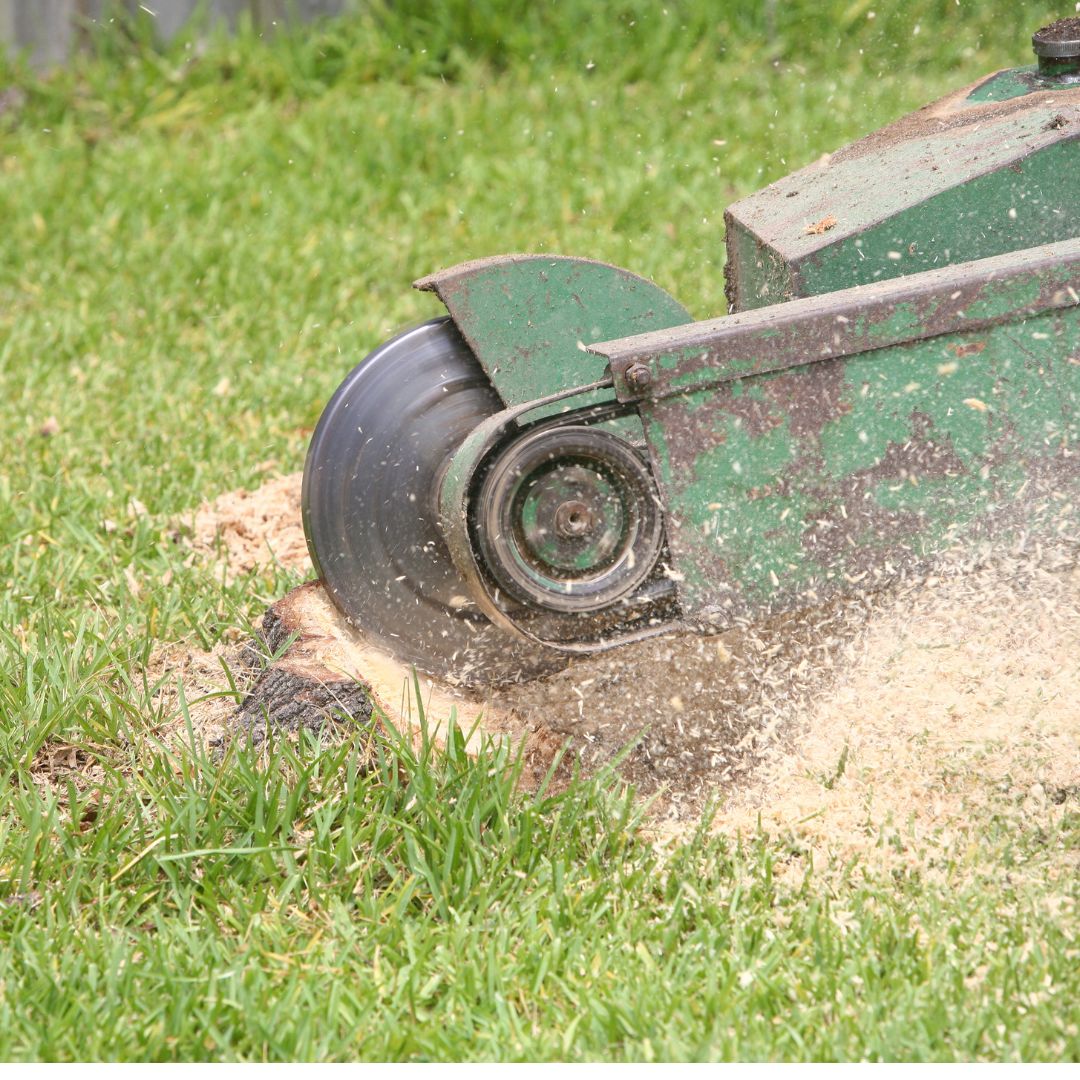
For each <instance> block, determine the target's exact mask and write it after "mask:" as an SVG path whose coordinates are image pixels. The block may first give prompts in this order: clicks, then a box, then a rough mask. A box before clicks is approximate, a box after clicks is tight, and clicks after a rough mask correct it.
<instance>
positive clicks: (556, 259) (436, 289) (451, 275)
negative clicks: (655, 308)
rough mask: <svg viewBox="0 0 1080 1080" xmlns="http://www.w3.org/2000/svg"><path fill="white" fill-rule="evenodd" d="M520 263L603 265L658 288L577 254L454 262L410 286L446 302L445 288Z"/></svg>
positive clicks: (607, 266) (628, 272)
mask: <svg viewBox="0 0 1080 1080" xmlns="http://www.w3.org/2000/svg"><path fill="white" fill-rule="evenodd" d="M523 262H538V263H543V262H550V263H582V264H586V265H589V266H602V267H604V268H605V269H608V270H617V271H618V272H619V273H620V274H623V275H625V276H626V277H628V278H633V279H636V280H637V281H641V282H644V283H645V284H646V285H648V286H649V287H650V288H653V289H659V288H660V286H659V285H657V284H656V282H655V281H650V280H649V279H648V278H646V277H642V276H641V275H640V274H635V273H634V272H633V271H631V270H625V269H623V267H621V266H616V265H615V264H614V263H608V262H603V261H602V260H600V259H585V258H581V257H580V256H577V255H544V254H539V253H537V252H532V253H527V252H518V253H512V254H507V255H487V256H485V257H484V258H482V259H469V260H468V261H467V262H461V263H457V264H456V265H454V266H448V267H446V269H444V270H437V271H435V273H433V274H427V275H426V276H425V277H422V278H417V279H416V280H415V281H414V282H413V283H412V286H413V288H414V289H418V290H419V291H420V292H433V293H435V295H436V296H438V297H439V299H440V300H445V298H444V297H443V294H442V290H443V289H444V288H447V287H449V286H452V285H454V284H456V283H458V282H459V281H464V280H466V279H468V278H471V277H475V276H476V275H477V274H481V273H484V271H486V270H496V269H498V268H499V267H500V266H511V265H514V264H516V263H523Z"/></svg>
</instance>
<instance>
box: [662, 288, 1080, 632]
mask: <svg viewBox="0 0 1080 1080" xmlns="http://www.w3.org/2000/svg"><path fill="white" fill-rule="evenodd" d="M1078 403H1080V307H1076V306H1073V307H1070V308H1065V309H1061V310H1051V311H1047V312H1045V313H1043V314H1041V315H1037V316H1034V317H1032V318H1028V319H1023V320H1020V321H1015V322H1004V323H1000V324H998V325H996V326H992V327H989V328H988V329H986V330H985V331H983V332H980V333H977V334H973V333H971V332H962V333H953V334H944V335H941V336H938V337H934V338H930V339H927V340H921V341H914V342H907V343H901V344H896V345H893V346H891V347H888V348H883V349H876V350H872V351H869V352H864V353H859V354H856V355H852V356H847V357H841V358H838V359H832V360H825V361H820V362H818V363H814V364H808V365H805V366H802V367H794V368H788V369H783V370H775V371H769V372H766V373H764V374H761V375H755V376H748V377H745V378H736V379H734V380H733V381H731V382H729V383H725V384H723V385H721V386H719V387H713V388H710V389H702V390H697V391H694V392H692V393H689V394H685V395H677V396H673V397H669V398H665V399H663V400H659V401H654V402H650V403H646V404H644V405H643V406H642V413H643V415H644V417H645V422H646V430H647V434H648V438H649V441H650V446H651V448H652V451H653V456H654V464H655V467H656V469H657V472H658V474H659V476H660V479H661V488H662V491H663V495H664V499H665V503H666V506H667V509H668V521H669V542H670V544H671V548H672V556H673V564H674V566H675V568H676V570H677V572H678V575H679V577H680V584H679V600H680V605H681V607H682V609H683V611H684V612H685V613H686V615H687V616H688V617H690V618H691V619H693V618H700V619H703V620H706V621H710V622H726V621H728V620H730V619H731V618H735V617H739V616H742V615H746V614H754V615H758V614H760V613H761V612H763V611H766V610H777V609H784V608H789V607H792V606H798V605H801V604H805V603H808V602H817V601H819V600H822V599H824V598H826V597H828V596H830V595H832V594H834V593H838V592H850V591H852V590H853V589H855V588H858V589H864V588H872V587H875V586H880V585H884V584H886V583H888V582H889V581H891V580H895V579H897V578H899V577H901V576H903V575H904V574H905V573H908V572H910V571H912V570H913V569H914V568H916V567H918V566H920V565H922V564H924V563H925V561H926V560H927V559H928V558H929V557H931V556H933V555H935V554H938V553H940V552H942V551H944V550H946V549H949V548H951V547H954V546H956V545H961V544H967V545H969V544H971V543H972V542H973V541H975V540H977V539H979V538H982V537H993V536H995V535H997V534H1000V533H1010V534H1013V535H1015V534H1017V533H1019V532H1023V531H1024V530H1027V529H1034V528H1035V527H1036V526H1038V528H1039V530H1040V531H1041V532H1042V533H1049V534H1055V533H1058V534H1062V535H1064V536H1067V537H1068V538H1070V539H1072V540H1075V538H1076V536H1077V534H1078V532H1080V504H1078V498H1080V459H1078V457H1077V455H1078V454H1080V420H1078V417H1080V411H1078V409H1077V405H1078Z"/></svg>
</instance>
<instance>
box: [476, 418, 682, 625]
mask: <svg viewBox="0 0 1080 1080" xmlns="http://www.w3.org/2000/svg"><path fill="white" fill-rule="evenodd" d="M475 506H476V508H477V509H476V511H475V513H474V534H475V537H476V540H477V544H478V547H479V550H480V552H481V554H482V556H483V560H484V564H485V566H486V567H487V570H488V572H489V573H490V575H491V577H492V579H493V581H494V583H495V585H496V586H498V587H499V588H500V589H501V590H503V591H504V592H505V593H507V594H508V595H509V596H511V597H513V598H514V599H515V600H518V601H519V602H521V603H524V604H526V605H528V606H530V607H533V608H539V609H541V610H548V611H555V612H562V613H568V612H577V613H584V612H597V611H600V610H602V609H604V608H607V607H610V606H612V605H615V604H618V603H619V602H620V601H621V600H623V599H624V598H625V597H627V596H629V595H630V594H631V593H633V591H634V590H635V589H636V588H637V587H638V586H639V585H640V584H641V583H642V582H643V581H644V580H645V579H646V578H647V577H648V576H649V574H650V573H651V572H652V569H653V567H654V566H655V564H656V561H657V559H658V558H659V555H660V550H661V546H662V542H663V519H662V515H661V513H660V511H659V506H658V501H657V497H656V493H655V489H654V487H653V483H652V478H651V476H650V473H649V470H648V467H647V466H646V464H645V463H644V462H643V461H642V460H641V458H640V456H639V455H638V454H637V452H636V451H635V450H634V448H633V447H632V446H630V445H629V444H628V443H626V442H624V441H623V440H622V439H620V438H618V437H617V436H615V435H613V434H611V433H610V432H608V431H606V430H603V429H601V428H592V427H586V426H564V427H545V428H542V429H539V430H537V431H534V432H531V433H527V434H526V435H524V436H522V437H519V438H518V439H516V440H515V441H514V442H512V443H511V444H510V445H509V446H507V447H506V448H505V449H504V450H503V451H502V452H501V453H499V454H498V456H497V457H496V458H495V459H494V460H493V461H492V462H491V464H490V466H489V468H488V469H487V472H486V473H485V475H484V477H483V479H482V481H481V484H480V488H479V492H478V496H477V499H476V503H475Z"/></svg>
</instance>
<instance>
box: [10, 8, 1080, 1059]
mask: <svg viewBox="0 0 1080 1080" xmlns="http://www.w3.org/2000/svg"><path fill="white" fill-rule="evenodd" d="M882 6H884V5H882ZM897 7H900V5H897ZM902 8H903V10H902V11H901V12H898V13H896V12H894V13H887V12H875V11H874V5H872V4H871V3H869V2H866V0H850V2H848V0H844V2H837V0H830V2H826V3H820V4H811V3H809V0H807V2H799V3H795V2H793V3H788V4H783V5H777V4H775V3H770V2H768V0H765V2H763V3H751V2H750V0H738V2H734V3H731V4H724V5H709V4H705V3H702V4H700V5H696V4H689V3H678V2H676V0H672V2H671V3H669V4H668V6H667V8H664V7H663V6H661V5H660V4H656V3H648V2H645V0H618V2H616V3H613V4H612V5H610V7H609V9H608V11H607V12H606V13H605V16H604V17H603V18H598V17H596V16H595V9H594V8H592V7H588V6H586V5H585V3H584V0H582V2H581V3H580V4H579V3H577V2H576V0H574V2H570V0H567V3H564V4H563V5H561V6H560V7H558V8H556V7H550V8H549V7H547V6H544V5H538V4H526V3H524V2H523V0H522V2H520V3H496V2H495V0H475V2H473V3H471V4H466V3H464V2H461V3H459V2H457V0H454V2H447V3H445V4H442V5H423V4H420V3H411V2H405V0H402V2H401V3H395V4H393V5H389V6H387V7H386V8H385V9H384V8H383V7H382V6H380V5H377V4H376V5H372V6H371V8H370V9H369V11H368V13H367V14H365V15H363V16H362V17H358V18H355V19H352V20H342V21H335V22H328V23H325V24H322V25H320V26H319V27H316V28H311V29H308V30H306V31H303V32H296V33H282V34H280V35H278V36H277V37H276V38H274V39H273V40H269V41H262V40H259V39H258V38H257V37H255V36H254V35H253V34H252V33H251V32H246V33H242V34H241V35H240V36H238V37H236V38H233V39H229V40H226V39H222V38H213V39H211V40H210V41H209V42H208V43H205V44H203V43H199V42H194V41H189V42H184V41H180V42H177V43H174V44H173V45H172V46H170V47H169V48H167V49H159V48H156V47H154V46H153V45H152V44H151V42H150V41H149V38H148V35H147V29H146V26H145V24H143V23H132V24H129V25H126V26H120V27H117V26H114V27H111V28H107V29H106V30H104V31H102V32H101V33H100V34H98V35H97V37H96V39H95V44H94V50H95V52H94V55H92V56H90V57H88V58H84V59H83V60H81V61H79V62H78V63H77V64H75V65H73V67H72V68H71V69H70V70H68V71H64V72H57V73H53V74H51V75H47V76H38V75H34V74H32V73H30V72H28V71H27V70H26V69H25V68H23V67H22V66H21V65H20V64H19V63H16V62H11V63H8V64H6V65H0V101H2V102H3V104H0V214H2V219H3V221H4V224H5V242H4V244H3V246H2V248H0V433H2V434H0V445H2V447H3V453H2V456H0V582H2V584H3V590H2V592H0V1059H5V1060H7V1059H17V1060H26V1059H73V1058H74V1059H138V1060H143V1059H150V1060H173V1059H216V1060H237V1059H242V1060H262V1059H269V1060H282V1059H294V1058H305V1059H306V1058H314V1059H349V1058H364V1059H387V1058H390V1059H417V1060H428V1059H460V1058H477V1059H534V1058H542V1059H582V1060H584V1059H617V1060H623V1059H654V1058H655V1059H703V1058H708V1059H716V1058H722V1059H730V1058H740V1059H799V1060H804V1059H811V1060H812V1059H826V1058H838V1059H856V1060H857V1059H861V1058H871V1059H886V1060H891V1059H898V1058H928V1059H929V1058H932V1059H945V1060H949V1059H970V1058H989V1059H1017V1058H1022V1059H1054V1060H1057V1059H1066V1060H1074V1061H1075V1060H1077V1059H1078V1058H1080V1031H1078V1023H1080V1014H1078V1011H1077V1005H1076V1003H1077V1001H1078V1000H1080V934H1078V922H1077V912H1076V900H1077V897H1078V894H1080V884H1078V882H1077V878H1076V876H1075V869H1076V863H1075V853H1076V850H1077V848H1078V846H1080V815H1078V814H1077V812H1076V809H1075V807H1076V803H1075V800H1074V801H1073V802H1072V804H1071V805H1072V810H1071V812H1069V813H1064V814H1063V815H1059V817H1058V818H1056V819H1055V821H1056V824H1055V825H1054V827H1053V829H1052V830H1049V831H1048V830H1047V829H1045V828H1033V827H1030V826H1029V825H1026V824H1025V823H1024V820H1023V819H1021V818H1019V817H1015V816H1009V815H1006V814H1002V815H997V814H995V815H991V816H989V817H988V818H987V819H986V820H985V821H984V822H982V823H980V827H979V829H978V831H977V833H976V834H975V839H974V840H973V841H972V842H971V843H970V844H968V845H967V846H965V847H964V848H963V849H962V850H959V849H958V850H957V851H955V852H954V853H952V854H950V855H949V857H948V858H945V859H944V860H943V861H942V862H940V863H939V864H938V865H936V866H935V867H934V868H933V869H934V872H933V873H932V874H926V873H922V872H920V871H918V870H912V871H910V872H906V873H896V874H894V873H888V874H886V873H882V872H879V871H877V870H875V869H874V867H872V866H870V865H861V864H860V863H858V862H855V863H853V864H849V865H830V866H821V865H814V864H813V862H812V860H809V859H807V858H806V857H805V853H804V852H801V851H800V850H799V849H798V847H797V846H796V845H793V844H792V843H791V841H790V838H787V837H785V836H783V835H766V834H764V833H761V834H756V835H755V834H749V835H742V836H731V835H716V834H715V833H714V832H712V831H711V830H709V829H708V828H706V827H704V826H703V827H702V829H701V830H699V831H698V832H697V833H695V834H693V835H692V836H689V837H686V838H683V839H680V840H679V841H677V842H674V841H673V842H670V843H660V842H659V840H658V839H657V837H656V835H655V833H654V831H653V830H652V829H651V828H650V824H649V820H648V807H647V806H645V805H643V804H642V802H641V801H640V800H638V799H636V798H635V797H634V793H633V792H631V791H626V790H624V789H623V788H622V787H621V786H620V784H619V783H618V781H617V778H615V777H612V776H599V777H591V778H589V777H584V778H581V779H580V780H578V781H576V782H574V783H573V784H571V785H570V787H569V788H568V789H565V790H562V789H560V790H558V791H556V790H545V791H542V792H540V793H539V794H526V793H523V792H521V791H518V790H516V789H515V786H514V777H515V770H516V768H517V767H518V766H517V765H516V764H515V762H514V760H513V757H512V755H511V754H510V752H509V751H508V750H507V749H506V748H499V747H496V746H489V747H487V748H486V749H485V750H484V751H483V752H482V753H481V754H480V755H479V757H478V758H476V759H473V758H471V757H469V756H467V755H465V754H464V753H463V751H462V748H461V743H460V740H453V739H452V740H451V742H450V745H449V747H448V748H447V749H446V750H441V749H437V748H435V747H434V746H432V745H425V746H424V747H422V748H421V749H420V750H416V749H414V748H410V747H409V746H407V745H404V744H403V742H402V741H401V740H398V739H395V738H393V737H389V736H386V735H376V734H374V733H373V732H371V731H369V730H359V731H356V732H355V733H352V734H350V735H349V736H348V737H346V738H344V740H343V739H342V738H341V737H340V736H335V737H333V738H326V739H323V740H319V739H318V738H315V737H311V736H304V737H303V738H300V739H295V738H294V739H286V738H281V739H279V740H276V741H274V742H272V744H271V745H270V746H269V747H263V748H255V747H252V746H250V745H248V744H246V743H245V742H244V741H243V740H242V739H238V740H236V741H235V742H233V743H232V744H231V745H230V746H229V747H228V748H227V750H226V751H225V752H224V753H223V754H222V753H219V752H215V751H214V750H213V749H211V748H208V747H206V746H203V745H201V744H200V741H199V740H198V738H196V737H195V734H194V729H193V728H191V729H189V731H188V733H187V736H185V730H184V724H183V723H182V722H181V723H180V724H179V727H178V726H177V724H176V723H175V722H174V720H173V718H172V717H170V716H169V715H167V714H166V709H165V706H164V704H163V700H164V699H163V698H162V697H161V695H159V694H157V693H156V691H157V690H158V689H159V687H157V686H155V685H154V683H153V682H152V680H150V679H148V677H147V675H146V671H147V664H148V661H149V660H150V658H151V656H152V654H153V653H154V651H155V649H158V648H160V647H161V646H162V645H163V644H167V643H176V642H191V643H194V644H196V645H198V646H200V647H209V646H212V645H213V644H215V643H217V642H219V641H221V640H223V639H225V638H228V637H233V638H235V637H240V636H243V635H245V634H248V633H250V631H251V628H252V626H253V625H254V624H255V623H256V622H257V620H258V618H259V617H260V615H261V613H262V611H263V609H264V608H265V606H266V604H267V603H268V602H270V601H272V600H273V599H275V598H277V597H279V596H281V595H282V594H283V593H284V591H285V590H286V589H287V588H288V587H289V586H291V585H292V584H295V583H296V579H295V578H294V577H292V576H290V575H289V574H288V573H286V572H284V571H282V570H280V569H276V570H275V569H274V568H273V567H268V568H265V569H263V570H261V571H260V572H258V573H255V574H252V575H248V576H246V577H242V578H241V579H239V580H237V581H229V582H224V583H223V582H222V580H221V579H220V578H218V577H215V576H214V575H213V574H212V573H209V572H208V571H207V568H206V566H205V565H204V564H202V563H200V562H199V561H198V560H194V561H193V560H192V559H191V558H190V550H189V548H188V547H186V546H185V545H184V544H183V543H182V542H178V538H177V531H178V525H177V522H178V521H181V520H183V518H184V515H190V513H191V512H192V511H193V510H194V508H195V507H197V506H198V505H199V504H200V502H202V501H203V500H204V499H206V498H210V497H213V496H215V495H217V494H219V493H221V492H224V491H227V490H230V489H233V488H237V487H247V488H254V487H256V486H258V485H259V484H260V483H262V482H263V481H264V480H265V479H266V477H267V476H268V475H273V474H275V473H288V472H291V471H294V470H296V469H299V468H301V467H302V464H303V457H304V453H305V449H306V442H307V439H308V437H309V436H310V433H311V430H312V427H313V425H314V423H315V421H316V419H317V417H318V415H319V411H320V409H321V407H322V405H323V404H324V403H325V401H326V400H327V398H328V397H329V395H330V394H331V393H332V391H333V389H334V387H335V386H336V385H337V383H338V382H339V381H340V379H341V378H342V376H343V375H344V373H345V372H346V371H347V370H348V369H349V367H350V366H351V365H352V364H354V363H355V362H356V361H357V360H358V359H360V358H361V357H362V356H363V355H364V353H365V352H366V351H367V350H369V349H370V348H371V347H372V346H374V345H375V344H376V343H378V342H379V341H380V340H382V339H383V338H385V337H386V336H388V335H389V334H390V333H392V332H393V331H394V330H395V329H396V328H398V327H399V326H401V325H402V324H405V323H408V322H410V321H415V320H417V319H419V318H424V317H427V316H430V315H432V314H435V313H437V308H436V306H435V301H434V300H433V299H432V298H431V297H430V296H427V295H420V294H417V293H415V292H413V291H412V290H410V288H409V283H410V282H411V281H412V280H413V279H414V278H416V277H419V276H421V275H423V274H425V273H428V272H430V271H432V270H434V269H437V268H439V267H442V266H448V265H451V264H453V263H456V262H459V261H462V260H464V259H467V258H472V257H476V256H479V255H485V254H493V253H497V252H505V251H548V252H560V253H567V254H582V255H587V256H590V257H594V258H599V259H603V260H606V261H610V262H614V263H616V264H619V265H623V266H626V267H628V268H630V269H632V270H634V271H636V272H638V273H641V274H644V275H645V276H648V277H652V278H654V279H655V280H656V281H658V282H659V283H660V284H661V285H663V286H664V287H665V288H667V289H668V290H669V291H671V292H672V293H673V294H674V295H675V296H677V297H679V298H680V299H681V300H682V301H683V302H684V303H686V305H687V306H688V307H689V308H690V310H691V311H692V312H694V313H695V314H696V315H698V316H700V317H705V316H710V315H716V314H720V313H722V312H723V310H724V301H723V221H722V215H723V210H724V207H725V206H726V205H727V204H728V203H729V202H731V201H732V200H733V199H734V198H736V197H738V196H741V195H743V194H746V193H748V192H750V191H752V190H755V189H756V188H758V187H760V186H762V185H763V184H765V183H767V182H769V181H771V180H774V179H776V178H778V177H779V176H781V175H783V174H784V173H786V172H788V171H790V170H792V169H794V168H796V167H798V166H801V165H802V164H805V163H806V162H808V161H811V160H813V159H815V158H816V157H818V156H820V155H821V154H823V153H825V152H828V151H830V150H833V149H835V148H837V147H838V146H840V145H842V144H843V143H845V142H848V141H851V140H852V139H854V138H857V137H858V136H860V135H861V134H863V133H865V132H868V131H871V130H873V129H874V128H876V127H878V126H880V125H881V124H883V123H885V122H887V121H889V120H891V119H894V118H896V117H897V116H899V115H901V114H902V113H904V112H906V111H908V110H910V109H913V108H916V107H918V106H919V105H921V104H923V103H925V102H927V101H930V100H932V99H934V98H935V97H937V96H939V95H941V94H943V93H945V92H947V91H948V90H950V89H953V88H955V87H957V86H960V85H963V84H965V83H967V82H970V81H973V80H974V79H976V78H978V77H980V76H981V75H983V74H985V73H987V72H989V71H991V70H994V69H996V68H1000V67H1006V66H1012V65H1014V64H1019V63H1027V62H1028V59H1029V47H1028V37H1029V35H1030V33H1031V32H1032V31H1033V30H1034V29H1036V28H1037V27H1038V26H1040V25H1042V24H1043V23H1045V22H1047V21H1049V20H1050V19H1051V18H1053V17H1055V16H1060V15H1062V14H1068V13H1069V12H1063V11H1061V10H1057V11H1055V10H1053V9H1052V8H1050V7H1048V6H1046V5H1042V4H1031V3H1026V2H1010V3H1005V2H1001V0H993V2H990V0H983V2H981V3H979V4H978V5H976V4H974V3H971V2H970V0H964V2H963V3H959V2H954V0H948V2H946V0H938V2H932V0H916V2H912V3H909V4H907V5H903V6H902ZM717 11H720V12H721V13H720V14H717ZM5 88H6V89H5ZM182 719H183V713H182V710H181V721H182ZM438 719H439V720H443V719H445V718H438ZM459 719H460V721H461V722H462V723H464V724H469V723H471V720H472V718H470V717H461V718H459ZM1070 867H1071V870H1070V869H1068V868H1070ZM781 869H782V870H783V872H779V871H780V870H781Z"/></svg>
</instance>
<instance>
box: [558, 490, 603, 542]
mask: <svg viewBox="0 0 1080 1080" xmlns="http://www.w3.org/2000/svg"><path fill="white" fill-rule="evenodd" d="M595 525H596V519H595V517H594V515H593V512H592V511H591V510H590V509H589V507H588V506H587V505H586V504H585V503H583V502H582V501H581V500H580V499H567V501H566V502H564V503H562V504H561V505H560V506H559V507H558V509H557V510H556V511H555V531H556V532H557V533H558V534H559V536H561V537H562V538H563V539H564V540H573V539H576V538H577V537H579V536H585V535H587V534H588V533H590V532H592V530H593V528H594V527H595Z"/></svg>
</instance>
